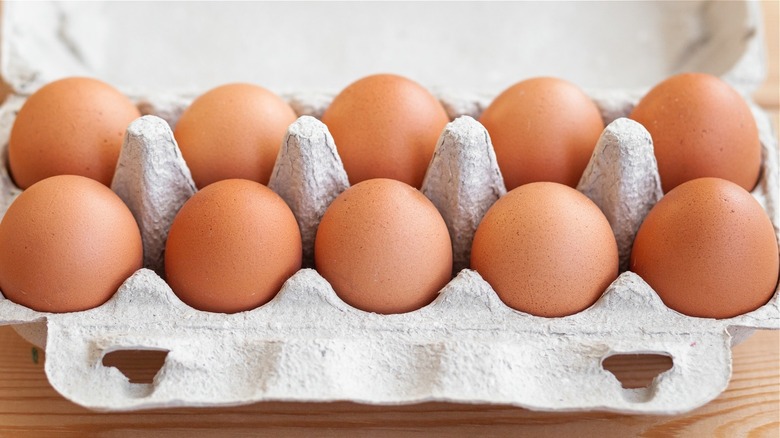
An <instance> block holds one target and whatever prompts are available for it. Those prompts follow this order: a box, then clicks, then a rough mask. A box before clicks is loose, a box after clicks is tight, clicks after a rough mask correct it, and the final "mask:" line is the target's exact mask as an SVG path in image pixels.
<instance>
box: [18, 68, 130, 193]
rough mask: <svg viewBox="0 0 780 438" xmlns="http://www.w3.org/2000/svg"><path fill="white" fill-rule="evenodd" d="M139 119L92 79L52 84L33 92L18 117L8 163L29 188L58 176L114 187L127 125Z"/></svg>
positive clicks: (108, 88)
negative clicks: (87, 180)
mask: <svg viewBox="0 0 780 438" xmlns="http://www.w3.org/2000/svg"><path fill="white" fill-rule="evenodd" d="M138 117H141V113H140V112H139V111H138V108H136V106H135V105H133V102H131V101H130V99H128V98H127V97H126V96H124V95H123V94H122V93H120V92H119V91H117V90H116V89H115V88H113V87H111V86H110V85H108V84H106V83H103V82H101V81H98V80H95V79H89V78H67V79H61V80H59V81H55V82H52V83H50V84H47V85H45V86H43V87H41V88H40V89H39V90H38V91H36V92H35V93H33V94H32V95H31V96H30V97H29V98H28V99H27V101H26V102H25V103H24V106H22V108H21V110H19V113H18V114H17V116H16V120H15V121H14V125H13V128H12V130H11V137H10V140H9V142H8V162H9V166H10V169H11V174H12V176H13V179H14V181H15V182H16V185H18V186H19V187H20V188H22V189H26V188H27V187H30V186H31V185H33V184H35V183H36V182H38V181H41V180H43V179H45V178H48V177H50V176H54V175H81V176H86V177H88V178H92V179H94V180H96V181H100V182H101V183H103V184H105V185H109V184H111V178H113V176H114V168H116V162H117V160H118V159H119V150H120V149H121V147H122V140H123V138H124V135H125V130H126V129H127V125H128V124H130V122H132V121H133V120H135V119H137V118H138Z"/></svg>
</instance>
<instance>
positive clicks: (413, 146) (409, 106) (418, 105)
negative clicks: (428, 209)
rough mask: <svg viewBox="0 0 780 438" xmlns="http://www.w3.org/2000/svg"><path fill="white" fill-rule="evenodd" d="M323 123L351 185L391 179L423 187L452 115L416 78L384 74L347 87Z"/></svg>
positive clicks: (324, 117) (327, 112)
mask: <svg viewBox="0 0 780 438" xmlns="http://www.w3.org/2000/svg"><path fill="white" fill-rule="evenodd" d="M322 122H323V123H324V124H325V125H327V126H328V129H329V130H330V133H331V134H332V135H333V139H334V140H335V142H336V148H337V149H338V152H339V155H340V156H341V159H342V161H343V162H344V168H345V169H346V171H347V176H348V177H349V182H350V183H351V184H356V183H359V182H361V181H364V180H367V179H371V178H390V179H395V180H398V181H403V182H405V183H407V184H409V185H411V186H414V187H418V188H419V187H420V186H421V185H422V181H423V177H424V176H425V170H426V169H427V168H428V163H430V161H431V158H432V157H433V150H434V148H435V147H436V142H437V141H438V139H439V135H440V134H441V131H442V130H443V129H444V126H445V125H446V124H447V122H449V119H448V117H447V113H446V111H445V110H444V107H442V105H441V103H439V101H438V100H436V98H435V97H434V96H433V95H432V94H431V93H430V92H428V90H426V89H425V88H423V87H422V86H420V85H419V84H417V83H416V82H413V81H411V80H409V79H406V78H403V77H401V76H396V75H390V74H380V75H374V76H368V77H365V78H363V79H360V80H359V81H357V82H355V83H353V84H351V85H350V86H348V87H347V88H345V89H344V90H343V91H342V92H341V93H340V94H339V95H338V96H336V98H335V99H333V102H332V103H331V104H330V106H329V107H328V109H327V110H326V111H325V114H323V116H322Z"/></svg>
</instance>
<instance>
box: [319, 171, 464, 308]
mask: <svg viewBox="0 0 780 438" xmlns="http://www.w3.org/2000/svg"><path fill="white" fill-rule="evenodd" d="M314 262H315V265H316V267H317V271H318V272H319V273H320V274H321V275H322V276H323V277H324V278H325V279H326V280H328V282H330V284H331V285H332V286H333V289H334V290H335V291H336V294H338V296H339V297H341V299H342V300H344V301H345V302H346V303H347V304H349V305H351V306H353V307H356V308H358V309H362V310H365V311H368V312H376V313H405V312H411V311H413V310H417V309H419V308H421V307H423V306H425V305H427V304H429V303H430V302H431V301H433V299H434V298H435V297H436V294H437V293H438V292H439V290H441V288H443V287H444V285H446V284H447V282H448V281H449V280H450V275H451V272H452V245H451V243H450V236H449V234H448V232H447V225H446V224H445V223H444V219H442V217H441V215H440V214H439V212H438V211H437V210H436V207H434V205H433V203H431V201H429V200H428V198H426V197H425V196H424V195H423V194H422V193H420V192H419V191H418V190H416V189H414V188H413V187H411V186H409V185H407V184H404V183H402V182H399V181H395V180H390V179H371V180H366V181H363V182H361V183H358V184H357V185H355V186H352V187H351V188H349V189H347V190H346V191H344V192H343V193H342V194H341V195H339V197H338V198H336V199H335V200H334V201H333V203H332V204H331V205H330V207H328V209H327V210H326V211H325V215H324V216H323V218H322V222H320V226H319V228H318V230H317V237H316V240H315V243H314Z"/></svg>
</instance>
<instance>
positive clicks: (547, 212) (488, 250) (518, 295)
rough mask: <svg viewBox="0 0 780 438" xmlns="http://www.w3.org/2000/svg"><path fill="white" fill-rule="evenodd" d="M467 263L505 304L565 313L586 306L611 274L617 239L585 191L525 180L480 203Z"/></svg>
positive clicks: (545, 313)
mask: <svg viewBox="0 0 780 438" xmlns="http://www.w3.org/2000/svg"><path fill="white" fill-rule="evenodd" d="M471 268H472V269H474V270H476V271H477V272H479V274H480V275H481V276H482V278H484V279H485V281H487V282H488V283H490V285H491V286H492V287H493V289H494V290H495V291H496V293H497V294H498V296H499V297H500V298H501V300H502V301H503V302H504V303H506V305H508V306H509V307H512V308H513V309H516V310H520V311H522V312H526V313H530V314H531V315H536V316H545V317H558V316H567V315H572V314H574V313H577V312H580V311H582V310H585V309H587V308H588V307H590V306H591V305H592V304H593V303H595V302H596V300H598V299H599V297H601V295H602V293H604V291H605V290H606V289H607V287H608V286H609V285H610V284H611V283H612V282H613V281H614V280H615V279H616V278H617V275H618V250H617V243H616V242H615V237H614V235H613V234H612V228H611V227H610V226H609V222H608V221H607V218H606V217H604V214H603V213H601V210H599V208H598V207H597V206H596V204H594V203H593V202H592V201H591V200H590V199H588V198H587V197H586V196H585V195H583V194H582V193H580V192H578V191H576V190H574V189H572V188H570V187H567V186H565V185H562V184H558V183H551V182H539V183H531V184H526V185H523V186H520V187H518V188H516V189H514V190H512V191H511V192H509V193H507V194H506V195H505V196H504V197H502V198H501V199H499V200H498V201H497V202H496V203H495V204H493V206H492V207H491V208H490V210H488V212H487V214H486V215H485V217H484V218H483V219H482V222H481V223H480V224H479V227H478V228H477V232H476V234H475V235H474V243H473V245H472V248H471Z"/></svg>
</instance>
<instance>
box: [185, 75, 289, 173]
mask: <svg viewBox="0 0 780 438" xmlns="http://www.w3.org/2000/svg"><path fill="white" fill-rule="evenodd" d="M296 117H297V116H296V115H295V112H294V111H293V109H292V108H291V107H290V105H288V104H287V102H285V101H284V100H282V98H280V97H279V96H277V95H275V94H273V93H271V92H270V91H268V90H266V89H265V88H262V87H258V86H256V85H251V84H228V85H223V86H221V87H217V88H214V89H213V90H211V91H209V92H207V93H206V94H204V95H202V96H200V97H198V98H197V99H195V101H193V102H192V104H191V105H190V106H189V108H187V109H186V110H185V111H184V113H183V114H182V115H181V118H180V119H179V122H178V123H177V124H176V130H175V132H174V137H175V138H176V141H177V142H178V143H179V148H180V149H181V154H182V156H183V157H184V161H186V162H187V166H188V167H189V168H190V171H191V172H192V179H193V180H194V181H195V185H197V186H198V188H203V187H206V186H207V185H209V184H211V183H213V182H216V181H220V180H223V179H231V178H241V179H248V180H252V181H257V182H259V183H261V184H268V180H269V179H270V178H271V172H272V171H273V168H274V163H275V162H276V155H277V154H278V153H279V148H280V147H281V145H282V141H283V140H284V136H285V134H286V133H287V128H288V127H289V126H290V124H292V123H293V122H294V121H295V119H296Z"/></svg>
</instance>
